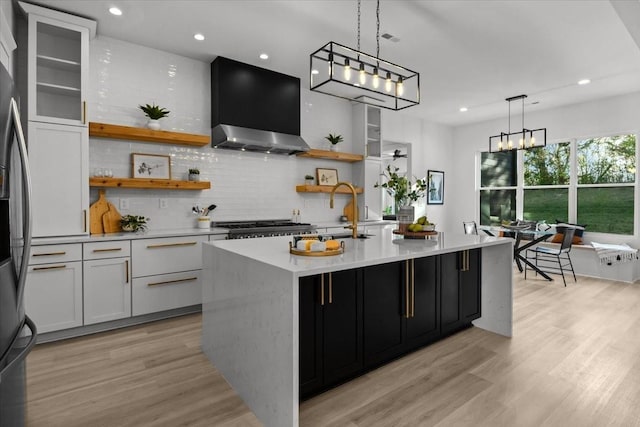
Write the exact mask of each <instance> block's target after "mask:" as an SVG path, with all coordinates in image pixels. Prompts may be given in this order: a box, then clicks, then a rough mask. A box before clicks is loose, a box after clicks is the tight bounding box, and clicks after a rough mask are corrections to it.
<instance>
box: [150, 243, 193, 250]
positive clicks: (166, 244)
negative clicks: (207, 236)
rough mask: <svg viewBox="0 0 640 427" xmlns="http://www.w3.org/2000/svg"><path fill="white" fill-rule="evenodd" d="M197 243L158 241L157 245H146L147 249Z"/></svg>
mask: <svg viewBox="0 0 640 427" xmlns="http://www.w3.org/2000/svg"><path fill="white" fill-rule="evenodd" d="M197 244H198V242H180V243H160V244H157V245H147V249H158V248H171V247H175V246H193V245H197Z"/></svg>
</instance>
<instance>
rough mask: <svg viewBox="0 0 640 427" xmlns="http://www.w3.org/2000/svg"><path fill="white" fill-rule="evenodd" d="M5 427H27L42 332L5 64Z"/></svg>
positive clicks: (1, 106) (1, 75)
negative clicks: (34, 354) (29, 359)
mask: <svg viewBox="0 0 640 427" xmlns="http://www.w3.org/2000/svg"><path fill="white" fill-rule="evenodd" d="M0 132H1V133H0V427H9V426H11V427H13V426H23V425H24V424H25V397H26V386H25V375H26V362H25V359H26V356H27V354H28V353H29V351H31V348H32V347H33V345H34V344H35V341H36V327H35V325H34V324H33V322H32V321H31V319H29V317H28V316H27V315H26V314H25V311H24V304H23V296H24V286H25V281H26V276H27V263H28V262H29V252H30V249H31V180H30V177H29V162H28V159H27V147H26V141H25V138H24V132H23V128H22V125H21V123H20V114H19V112H18V96H17V91H16V88H15V85H14V83H13V80H12V79H11V76H10V75H9V73H8V71H7V70H6V68H4V66H3V65H2V64H0Z"/></svg>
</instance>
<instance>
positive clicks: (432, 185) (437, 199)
mask: <svg viewBox="0 0 640 427" xmlns="http://www.w3.org/2000/svg"><path fill="white" fill-rule="evenodd" d="M427 182H428V183H429V184H428V185H429V189H428V191H427V204H428V205H442V204H444V172H442V171H432V170H430V171H428V172H427Z"/></svg>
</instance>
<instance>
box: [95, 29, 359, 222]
mask: <svg viewBox="0 0 640 427" xmlns="http://www.w3.org/2000/svg"><path fill="white" fill-rule="evenodd" d="M90 50H91V62H90V72H91V75H90V98H89V119H90V121H94V122H104V123H113V124H120V125H126V126H145V124H146V118H145V117H144V114H143V113H142V111H141V110H140V109H139V108H138V105H140V104H146V103H151V102H155V103H156V104H158V105H161V106H163V107H166V108H167V109H168V110H170V111H171V114H170V115H169V117H167V118H164V119H162V120H161V124H162V126H163V129H166V130H173V131H177V132H189V133H201V134H210V115H211V107H210V80H209V79H210V77H209V70H210V64H208V63H205V62H200V61H196V60H193V59H189V58H185V57H181V56H178V55H174V54H171V53H167V52H163V51H159V50H155V49H150V48H147V47H143V46H138V45H134V44H131V43H127V42H123V41H120V40H116V39H111V38H108V37H98V38H96V39H94V40H93V41H92V43H91V49H90ZM302 103H303V108H302V111H301V115H302V136H303V138H305V140H306V141H307V143H308V144H309V145H311V146H312V147H314V148H322V149H325V148H327V145H326V141H325V140H324V136H325V135H327V134H328V133H330V132H331V133H336V132H337V133H341V134H343V135H345V136H347V135H349V136H350V135H351V107H350V105H349V103H347V102H345V101H341V100H334V99H333V98H331V97H328V96H324V95H318V94H315V93H311V92H310V91H308V90H307V89H306V88H303V89H302ZM320 117H321V118H322V119H319V118H320ZM348 139H349V138H348V137H347V138H346V140H345V142H344V143H343V144H341V149H342V150H344V151H350V148H351V142H350V141H348ZM131 153H149V154H163V155H169V156H171V175H172V178H173V179H179V180H185V179H187V174H188V170H189V168H192V167H197V168H199V169H200V179H201V180H206V181H210V182H211V189H210V190H205V191H188V190H142V189H134V190H130V189H107V198H108V199H109V200H110V201H111V202H112V203H114V204H115V205H116V206H118V205H119V203H118V202H119V199H120V198H127V199H128V200H129V209H128V210H126V211H124V210H123V211H122V212H120V213H121V214H123V215H125V214H136V215H145V216H147V217H149V218H151V220H150V222H149V228H151V229H163V228H176V227H195V215H194V214H192V212H191V208H192V207H193V206H195V205H199V206H200V207H206V206H209V205H211V204H216V205H217V206H218V207H217V209H216V210H215V211H213V213H212V214H211V217H212V219H213V220H218V221H228V220H243V219H259V218H262V219H269V218H272V219H275V218H291V212H292V210H293V209H296V210H298V209H299V210H300V213H301V216H302V220H303V221H307V222H322V221H329V220H333V219H335V218H337V217H338V216H340V215H341V214H342V206H344V205H345V204H346V203H347V202H348V200H349V199H348V197H347V196H338V197H339V199H338V203H337V204H336V209H334V210H331V209H329V208H328V199H329V196H328V195H327V194H301V193H297V192H296V191H295V186H296V185H297V184H302V183H303V181H304V175H306V174H311V175H314V176H315V168H317V167H324V168H335V169H338V176H339V178H340V180H346V181H351V165H350V164H349V163H342V162H331V161H326V160H312V159H302V158H296V157H295V156H291V157H289V156H281V155H266V154H257V153H244V152H238V151H228V150H221V149H214V148H211V146H206V147H202V148H192V147H186V146H180V145H175V146H174V145H166V144H152V143H141V142H134V141H132V142H127V141H122V140H111V139H102V138H91V139H90V143H89V164H90V173H92V172H94V171H95V170H96V169H97V168H108V169H111V170H112V171H113V174H114V176H116V177H118V176H122V177H130V176H131ZM161 198H162V199H167V202H168V207H167V208H165V209H161V208H160V207H159V206H160V204H159V200H160V199H161ZM96 199H97V190H95V189H92V191H91V200H92V201H95V200H96ZM341 201H343V202H344V203H341Z"/></svg>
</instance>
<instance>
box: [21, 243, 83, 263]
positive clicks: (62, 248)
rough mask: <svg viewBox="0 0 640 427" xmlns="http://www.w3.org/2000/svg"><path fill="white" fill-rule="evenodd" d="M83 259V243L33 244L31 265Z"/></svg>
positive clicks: (30, 258) (30, 257)
mask: <svg viewBox="0 0 640 427" xmlns="http://www.w3.org/2000/svg"><path fill="white" fill-rule="evenodd" d="M81 260H82V244H81V243H71V244H64V245H43V246H32V247H31V255H30V256H29V265H36V264H49V263H52V262H57V263H58V262H69V261H81Z"/></svg>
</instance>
